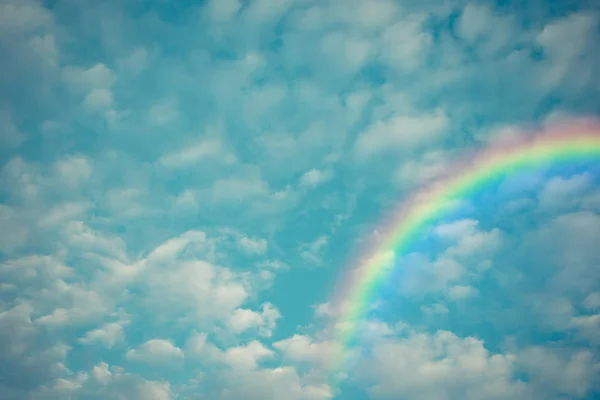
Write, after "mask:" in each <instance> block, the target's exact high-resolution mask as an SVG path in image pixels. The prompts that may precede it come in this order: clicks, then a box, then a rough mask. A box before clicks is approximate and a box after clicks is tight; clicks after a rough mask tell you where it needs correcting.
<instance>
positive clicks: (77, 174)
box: [54, 155, 92, 187]
mask: <svg viewBox="0 0 600 400" xmlns="http://www.w3.org/2000/svg"><path fill="white" fill-rule="evenodd" d="M54 169H55V171H56V179H57V180H58V181H59V182H60V183H61V184H63V185H65V186H69V187H76V186H78V185H79V184H81V183H83V182H85V181H87V180H88V179H89V178H90V176H91V175H92V164H91V162H90V160H89V159H88V158H87V157H85V156H82V155H72V156H68V157H65V158H63V159H61V160H58V161H57V162H56V163H55V164H54Z"/></svg>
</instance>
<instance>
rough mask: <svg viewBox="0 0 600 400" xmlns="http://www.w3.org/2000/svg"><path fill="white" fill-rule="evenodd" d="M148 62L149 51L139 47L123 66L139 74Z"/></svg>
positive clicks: (124, 60) (126, 59)
mask: <svg viewBox="0 0 600 400" xmlns="http://www.w3.org/2000/svg"><path fill="white" fill-rule="evenodd" d="M147 62H148V51H147V50H146V49H145V48H144V47H142V46H138V47H136V48H135V49H133V51H132V52H131V53H130V54H129V56H127V57H126V58H124V59H123V60H122V61H121V65H122V67H123V68H125V69H127V70H129V71H131V72H133V73H139V72H141V71H142V70H143V69H144V67H146V64H147Z"/></svg>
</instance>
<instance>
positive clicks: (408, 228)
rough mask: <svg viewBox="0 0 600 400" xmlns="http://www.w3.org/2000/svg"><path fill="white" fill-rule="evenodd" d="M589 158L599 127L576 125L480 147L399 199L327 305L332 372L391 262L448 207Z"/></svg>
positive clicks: (597, 149)
mask: <svg viewBox="0 0 600 400" xmlns="http://www.w3.org/2000/svg"><path fill="white" fill-rule="evenodd" d="M588 160H590V161H596V160H600V124H598V123H597V122H596V121H592V120H582V121H577V122H574V123H570V124H569V125H568V126H566V125H562V126H561V127H558V126H557V127H554V128H548V129H545V130H542V131H540V132H538V133H536V134H533V135H526V136H524V137H520V138H518V139H513V140H510V141H508V140H507V141H503V142H501V143H497V144H494V145H490V146H488V147H486V148H483V149H479V150H477V151H476V152H474V153H472V154H470V155H468V156H467V157H464V158H463V160H462V161H461V162H460V163H457V164H456V165H454V166H453V167H451V168H450V169H449V170H448V172H447V173H446V174H444V176H442V177H440V178H439V179H437V180H435V181H434V182H432V183H430V184H428V185H426V186H425V187H423V188H422V189H420V190H418V191H417V192H415V193H414V194H413V195H411V196H410V197H409V198H408V199H406V200H405V201H403V202H402V203H401V205H400V206H399V208H398V209H397V210H395V212H392V214H391V215H387V216H386V218H385V221H386V222H385V223H383V224H381V226H382V228H378V229H377V232H378V233H379V234H378V235H377V237H376V238H375V239H374V240H373V241H372V242H370V243H369V244H368V245H367V246H366V251H364V253H363V256H362V257H358V260H359V261H358V263H357V264H356V265H354V266H353V267H352V268H350V273H348V277H347V278H346V279H344V280H343V281H342V284H341V285H340V287H339V289H341V290H340V291H339V293H338V294H337V296H334V300H333V301H332V302H331V303H332V304H337V305H338V307H339V309H338V310H339V311H338V313H337V315H338V317H337V318H336V319H335V321H334V326H333V329H332V332H333V335H334V344H335V346H334V348H335V349H337V350H335V352H336V353H337V354H336V355H335V356H334V357H333V359H332V360H330V361H331V365H330V368H331V370H332V372H337V373H342V370H341V369H340V368H341V367H343V364H344V360H345V355H347V354H345V353H348V352H349V350H350V347H351V344H352V341H353V340H354V339H355V337H356V335H357V333H358V330H359V327H360V325H361V324H360V323H361V321H363V320H364V319H365V317H366V313H367V311H368V309H369V307H370V306H371V303H372V302H373V298H374V295H375V294H376V291H377V290H378V288H379V287H380V285H381V284H382V283H383V282H384V281H385V280H386V278H387V277H388V276H389V274H390V273H391V271H392V270H393V267H394V265H393V264H394V263H393V261H392V260H393V258H394V257H398V256H401V255H404V254H407V252H408V251H409V250H410V246H411V244H412V243H413V242H414V241H415V240H416V239H417V238H418V237H419V236H420V235H421V234H422V233H423V231H424V229H425V228H427V227H428V226H429V225H431V224H432V223H435V222H436V220H438V219H439V218H440V217H441V216H443V215H444V212H446V211H447V210H449V209H450V208H449V207H451V205H452V204H456V201H457V200H460V199H465V198H468V197H469V196H472V195H474V194H476V193H477V192H478V191H480V190H482V189H483V188H484V187H485V186H486V185H489V184H490V182H499V181H500V180H502V179H503V178H505V177H507V176H510V175H512V174H515V173H518V172H520V171H523V170H528V169H530V168H535V167H544V166H552V165H554V164H557V163H558V164H559V165H560V163H565V162H566V163H570V162H576V161H588Z"/></svg>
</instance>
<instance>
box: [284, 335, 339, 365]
mask: <svg viewBox="0 0 600 400" xmlns="http://www.w3.org/2000/svg"><path fill="white" fill-rule="evenodd" d="M273 347H274V348H276V349H277V350H279V351H280V352H281V353H282V354H283V356H284V358H285V359H287V360H289V361H291V362H294V363H302V362H304V363H306V362H308V363H312V364H321V363H324V362H326V361H327V360H329V358H330V357H332V356H333V346H332V344H331V343H329V342H315V341H313V339H312V338H310V337H308V336H305V335H298V334H294V335H293V336H292V337H290V338H287V339H284V340H280V341H278V342H275V343H273Z"/></svg>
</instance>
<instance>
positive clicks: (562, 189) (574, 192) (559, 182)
mask: <svg viewBox="0 0 600 400" xmlns="http://www.w3.org/2000/svg"><path fill="white" fill-rule="evenodd" d="M593 185H594V181H593V178H592V176H591V175H590V174H589V173H587V172H586V173H583V174H579V175H573V176H571V177H569V178H563V177H556V178H553V179H551V180H549V181H548V182H547V183H546V184H545V185H544V187H543V189H542V191H541V193H540V194H539V207H540V208H541V209H542V210H544V211H560V210H566V209H567V210H568V209H570V210H572V209H573V208H575V207H576V206H577V205H578V204H579V203H580V202H581V201H582V200H583V199H582V197H583V195H584V194H585V193H586V192H588V191H589V190H590V189H592V187H593Z"/></svg>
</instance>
